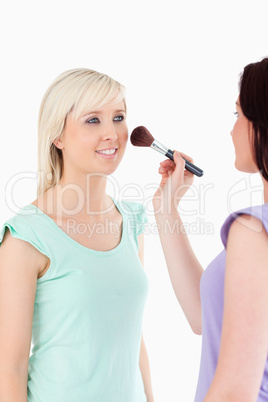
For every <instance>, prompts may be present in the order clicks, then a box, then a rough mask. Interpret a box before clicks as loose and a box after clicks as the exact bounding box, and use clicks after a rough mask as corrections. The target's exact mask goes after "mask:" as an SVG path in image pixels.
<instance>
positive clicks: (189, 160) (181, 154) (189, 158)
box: [173, 150, 194, 163]
mask: <svg viewBox="0 0 268 402" xmlns="http://www.w3.org/2000/svg"><path fill="white" fill-rule="evenodd" d="M173 152H174V153H175V152H177V153H178V154H179V155H180V156H182V157H183V158H184V159H186V160H187V161H188V162H191V163H193V162H194V160H193V158H191V157H190V156H189V155H186V154H184V153H183V152H179V151H176V150H175V151H173Z"/></svg>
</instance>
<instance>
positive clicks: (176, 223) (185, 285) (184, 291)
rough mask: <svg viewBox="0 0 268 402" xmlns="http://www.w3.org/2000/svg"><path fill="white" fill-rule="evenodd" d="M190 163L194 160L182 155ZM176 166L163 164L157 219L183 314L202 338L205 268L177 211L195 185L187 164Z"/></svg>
mask: <svg viewBox="0 0 268 402" xmlns="http://www.w3.org/2000/svg"><path fill="white" fill-rule="evenodd" d="M182 155H183V156H184V157H185V158H187V159H188V160H189V161H190V162H193V160H192V159H191V158H190V157H189V156H187V155H185V154H182ZM174 160H175V162H176V165H175V163H173V162H172V161H171V160H166V161H164V162H162V163H161V168H160V169H159V173H160V174H162V181H161V183H160V187H159V189H158V191H157V192H156V194H155V196H154V200H153V205H154V210H155V218H156V222H157V224H158V231H159V236H160V241H161V245H162V248H163V252H164V256H165V259H166V263H167V267H168V271H169V275H170V279H171V283H172V286H173V289H174V292H175V294H176V297H177V299H178V301H179V303H180V305H181V308H182V310H183V311H184V314H185V316H186V318H187V320H188V322H189V324H190V326H191V328H192V330H193V332H194V333H196V334H201V332H202V326H201V300H200V290H199V286H200V279H201V275H202V273H203V268H202V266H201V265H200V263H199V261H198V259H197V258H196V256H195V254H194V252H193V250H192V247H191V245H190V242H189V239H188V236H187V234H186V233H185V231H184V230H183V222H182V220H181V218H180V216H179V213H178V211H177V207H178V204H179V201H180V199H181V198H182V197H183V195H184V194H185V193H186V191H187V190H188V189H189V187H190V186H191V184H192V182H193V174H192V173H190V172H188V171H186V170H184V167H185V162H184V160H183V159H182V158H180V157H178V156H176V155H174Z"/></svg>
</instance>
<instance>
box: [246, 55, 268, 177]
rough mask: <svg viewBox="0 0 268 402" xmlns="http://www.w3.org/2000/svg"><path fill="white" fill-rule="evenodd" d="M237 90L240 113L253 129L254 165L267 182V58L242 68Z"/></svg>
mask: <svg viewBox="0 0 268 402" xmlns="http://www.w3.org/2000/svg"><path fill="white" fill-rule="evenodd" d="M239 88H240V106H241V109H242V112H243V114H244V115H245V116H246V118H247V119H248V120H249V121H250V122H251V123H252V127H253V141H252V149H253V156H254V159H255V163H256V165H257V166H258V169H259V170H260V172H261V174H262V176H263V178H264V179H265V180H268V57H267V58H264V59H263V60H261V61H259V62H257V63H251V64H248V65H247V66H246V67H245V68H244V71H243V73H242V74H241V78H240V83H239Z"/></svg>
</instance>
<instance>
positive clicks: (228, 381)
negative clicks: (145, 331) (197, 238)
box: [205, 215, 268, 402]
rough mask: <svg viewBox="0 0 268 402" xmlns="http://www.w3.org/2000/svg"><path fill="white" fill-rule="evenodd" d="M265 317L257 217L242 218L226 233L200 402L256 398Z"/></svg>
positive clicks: (267, 345)
mask: <svg viewBox="0 0 268 402" xmlns="http://www.w3.org/2000/svg"><path fill="white" fill-rule="evenodd" d="M246 222H247V224H246ZM260 229H262V230H260ZM267 317H268V236H267V233H266V231H265V229H264V228H263V227H262V223H261V222H260V221H259V220H258V219H256V218H254V217H250V218H249V216H247V217H246V216H245V215H244V216H241V217H239V218H237V219H236V220H235V221H234V222H233V223H232V226H231V228H230V231H229V235H228V242H227V256H226V273H225V289H224V315H223V327H222V338H221V346H220V354H219V360H218V365H217V369H216V373H215V376H214V379H213V381H212V385H211V387H210V389H209V392H208V394H207V396H206V398H205V402H212V401H213V402H214V401H215V400H217V401H219V402H227V401H228V402H232V401H235V402H252V401H256V400H257V398H258V394H259V390H260V386H261V380H262V376H263V372H264V367H265V362H266V358H267V350H268V320H267Z"/></svg>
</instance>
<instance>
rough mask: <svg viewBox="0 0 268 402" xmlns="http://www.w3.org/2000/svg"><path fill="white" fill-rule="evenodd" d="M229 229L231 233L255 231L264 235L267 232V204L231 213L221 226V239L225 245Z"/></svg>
mask: <svg viewBox="0 0 268 402" xmlns="http://www.w3.org/2000/svg"><path fill="white" fill-rule="evenodd" d="M231 229H232V234H233V235H235V234H237V235H249V236H250V235H253V234H254V233H255V234H256V235H257V234H262V236H263V237H265V235H266V233H267V232H268V205H267V204H265V205H258V206H253V207H249V208H244V209H241V210H238V211H235V212H233V213H231V214H230V215H229V216H228V217H227V219H226V220H225V222H224V224H223V225H222V228H221V239H222V242H223V245H224V246H225V247H226V246H227V240H228V238H229V235H230V234H231ZM255 237H256V236H255Z"/></svg>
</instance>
